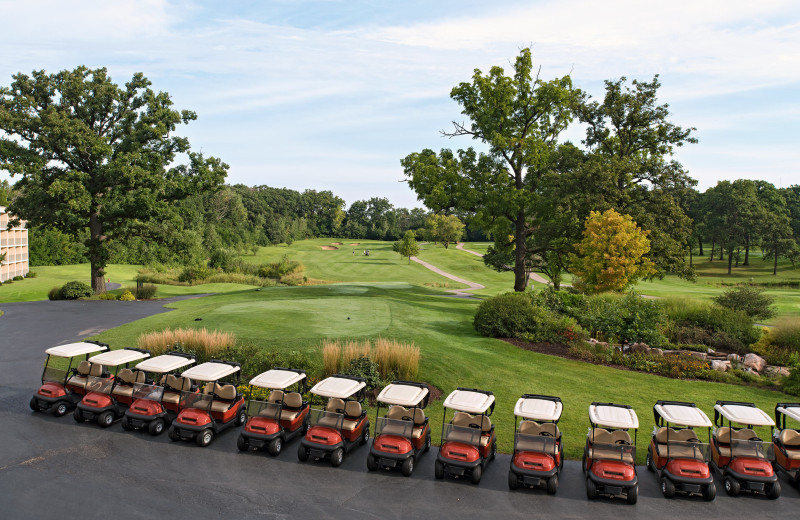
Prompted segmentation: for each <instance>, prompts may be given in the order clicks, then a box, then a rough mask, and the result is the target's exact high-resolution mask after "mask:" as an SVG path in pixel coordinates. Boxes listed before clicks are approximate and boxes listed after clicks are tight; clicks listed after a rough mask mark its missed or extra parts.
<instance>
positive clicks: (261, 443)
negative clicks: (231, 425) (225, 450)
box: [241, 429, 283, 448]
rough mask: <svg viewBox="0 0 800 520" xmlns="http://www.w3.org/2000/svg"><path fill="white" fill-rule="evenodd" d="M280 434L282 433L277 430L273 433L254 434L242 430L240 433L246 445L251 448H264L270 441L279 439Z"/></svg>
mask: <svg viewBox="0 0 800 520" xmlns="http://www.w3.org/2000/svg"><path fill="white" fill-rule="evenodd" d="M281 433H283V432H282V431H281V430H278V431H276V432H274V433H254V432H249V431H247V430H245V429H242V431H241V435H242V437H244V438H245V439H247V443H248V444H249V445H250V446H251V447H253V448H263V447H265V446H266V445H267V444H269V443H270V441H271V440H272V439H274V438H276V437H280V436H281Z"/></svg>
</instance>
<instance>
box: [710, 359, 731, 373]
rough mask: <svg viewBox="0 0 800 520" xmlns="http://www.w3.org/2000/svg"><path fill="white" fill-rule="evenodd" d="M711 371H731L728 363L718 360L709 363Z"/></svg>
mask: <svg viewBox="0 0 800 520" xmlns="http://www.w3.org/2000/svg"><path fill="white" fill-rule="evenodd" d="M711 369H712V370H717V371H719V372H727V371H728V370H730V369H731V362H730V361H718V360H716V359H715V360H713V361H712V362H711Z"/></svg>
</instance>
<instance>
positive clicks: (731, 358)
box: [728, 354, 742, 363]
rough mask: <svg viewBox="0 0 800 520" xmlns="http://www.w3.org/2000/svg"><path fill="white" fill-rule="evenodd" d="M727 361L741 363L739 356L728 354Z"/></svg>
mask: <svg viewBox="0 0 800 520" xmlns="http://www.w3.org/2000/svg"><path fill="white" fill-rule="evenodd" d="M728 361H730V362H732V363H741V362H742V356H740V355H739V354H728Z"/></svg>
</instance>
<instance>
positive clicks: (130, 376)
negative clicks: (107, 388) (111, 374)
mask: <svg viewBox="0 0 800 520" xmlns="http://www.w3.org/2000/svg"><path fill="white" fill-rule="evenodd" d="M117 377H118V378H119V381H118V382H117V384H116V385H114V390H112V391H111V393H112V394H114V395H119V396H123V397H131V396H132V395H133V384H134V383H144V380H145V375H144V372H142V371H141V370H136V371H135V372H134V371H133V370H131V369H130V368H123V369H122V370H120V371H119V374H117Z"/></svg>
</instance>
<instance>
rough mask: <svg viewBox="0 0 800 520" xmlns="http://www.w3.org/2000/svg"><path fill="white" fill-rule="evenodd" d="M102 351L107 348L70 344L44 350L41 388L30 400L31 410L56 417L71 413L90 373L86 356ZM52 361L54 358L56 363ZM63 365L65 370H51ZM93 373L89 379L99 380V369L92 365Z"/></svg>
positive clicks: (91, 343)
mask: <svg viewBox="0 0 800 520" xmlns="http://www.w3.org/2000/svg"><path fill="white" fill-rule="evenodd" d="M104 350H108V345H107V344H105V343H98V342H96V341H84V342H81V343H70V344H69V345H60V346H58V347H51V348H49V349H47V350H45V353H46V354H47V358H46V359H45V362H44V370H42V386H40V387H39V390H37V391H36V393H35V394H33V397H31V402H30V405H31V410H33V411H34V412H39V411H42V412H51V413H52V414H53V415H55V416H56V417H61V416H62V415H64V414H66V413H67V412H69V411H70V410H72V409H73V408H74V407H75V405H77V404H78V402H79V401H80V400H81V399H82V398H83V395H84V394H85V393H86V378H87V377H88V376H89V374H90V372H92V364H91V363H89V361H88V359H89V354H94V353H95V352H102V351H104ZM80 356H83V360H82V361H79V360H78V359H76V358H79V357H80ZM53 358H58V361H57V360H56V359H53ZM76 361H78V364H77V366H75V367H73V366H72V364H73V362H76ZM64 362H66V363H67V368H66V369H62V368H58V367H56V366H53V365H59V364H62V363H64ZM94 372H95V373H94V374H92V375H98V376H99V375H100V374H102V372H103V367H102V366H101V365H96V366H95V367H94Z"/></svg>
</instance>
